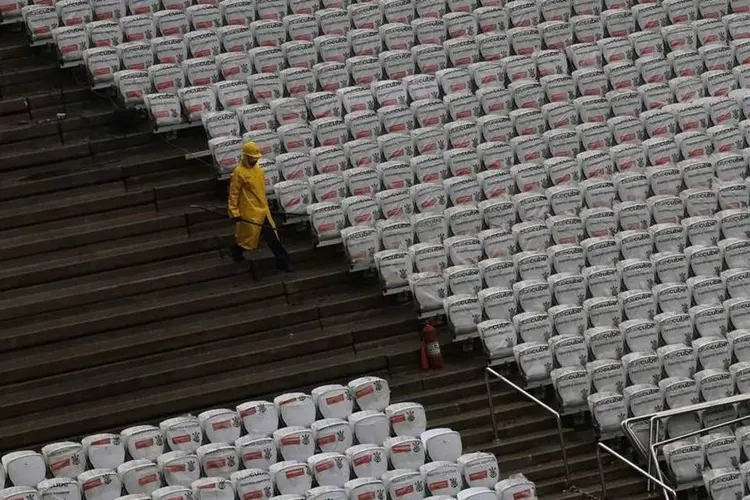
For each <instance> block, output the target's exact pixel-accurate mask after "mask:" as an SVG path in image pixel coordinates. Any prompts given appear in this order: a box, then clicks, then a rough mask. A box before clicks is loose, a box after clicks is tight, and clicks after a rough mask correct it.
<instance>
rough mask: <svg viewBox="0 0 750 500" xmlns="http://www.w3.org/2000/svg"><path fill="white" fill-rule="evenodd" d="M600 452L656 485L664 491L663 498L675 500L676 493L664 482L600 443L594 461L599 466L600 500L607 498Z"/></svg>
mask: <svg viewBox="0 0 750 500" xmlns="http://www.w3.org/2000/svg"><path fill="white" fill-rule="evenodd" d="M601 450H604V451H605V452H607V453H609V454H610V455H612V456H613V457H615V458H616V459H618V460H620V461H621V462H622V463H624V464H625V465H627V466H628V467H629V468H631V469H633V470H634V471H636V472H637V473H638V474H640V475H641V476H643V477H645V478H646V479H648V480H649V481H653V482H654V483H656V484H657V485H658V486H660V487H661V489H662V490H663V491H664V495H665V496H670V495H671V497H672V499H673V500H677V492H676V491H675V490H674V489H672V488H670V487H669V486H667V484H665V483H664V482H662V481H660V480H659V479H657V478H655V477H654V476H652V475H651V474H649V473H648V472H646V471H645V470H643V469H641V468H640V467H638V466H637V465H636V464H634V463H633V462H631V461H630V460H628V459H627V458H625V457H623V456H622V455H620V454H619V453H617V452H616V451H615V450H613V449H612V448H610V447H609V446H607V445H606V444H604V443H602V442H599V443H597V445H596V461H597V464H598V466H599V480H600V481H601V486H602V496H601V498H602V500H604V498H605V497H606V496H607V486H606V481H605V480H604V467H603V466H602V455H601Z"/></svg>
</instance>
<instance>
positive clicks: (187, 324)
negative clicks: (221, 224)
mask: <svg viewBox="0 0 750 500" xmlns="http://www.w3.org/2000/svg"><path fill="white" fill-rule="evenodd" d="M316 279H317V280H318V282H319V283H320V284H321V287H320V288H318V289H316V290H312V291H305V290H302V289H301V287H302V286H303V282H302V281H296V282H292V283H290V284H285V283H282V282H278V281H271V280H262V281H260V282H252V281H247V283H246V278H245V276H244V275H238V276H236V277H230V278H223V279H221V280H219V283H220V284H218V285H217V286H216V288H215V291H214V293H213V295H210V294H209V293H208V290H206V291H205V292H204V291H203V290H201V291H200V292H196V293H192V294H191V293H189V289H190V286H189V285H188V286H187V287H184V289H175V290H171V291H170V295H171V296H173V297H175V299H174V300H173V301H172V302H168V301H165V302H164V303H156V304H154V305H153V306H150V307H149V302H148V301H147V302H142V303H141V304H143V305H142V306H141V307H142V309H140V310H138V309H137V308H134V309H133V310H132V311H134V312H129V313H125V315H122V314H121V315H120V316H119V317H118V316H105V315H104V314H106V313H107V312H108V311H107V310H106V309H103V310H102V313H101V314H102V316H101V318H100V319H99V320H97V321H91V322H88V323H86V322H84V323H74V322H72V323H70V326H68V327H64V328H63V327H60V328H55V322H54V321H52V322H49V323H47V324H45V323H40V328H41V327H46V328H47V329H46V330H44V329H40V330H37V331H36V332H35V333H32V330H31V329H23V328H19V329H17V330H16V331H10V332H9V331H4V332H3V333H2V334H3V335H4V337H3V347H5V350H6V351H7V353H6V354H5V355H4V363H3V364H2V367H0V371H1V372H2V373H3V375H2V377H1V378H0V380H4V381H8V382H11V381H20V380H26V379H29V378H33V377H35V376H36V377H38V376H46V375H50V374H54V373H60V372H62V371H65V370H67V369H76V368H81V367H83V366H90V365H91V364H95V363H101V362H104V361H106V360H110V361H112V360H120V359H128V357H135V356H142V355H144V354H146V353H148V352H161V351H163V350H166V349H169V348H180V347H183V346H188V345H196V344H198V343H200V342H199V340H200V338H201V335H204V332H205V335H206V336H207V338H213V339H215V338H221V335H224V336H225V337H231V336H232V333H231V332H232V331H233V329H243V328H249V331H260V330H259V328H258V327H259V326H262V321H266V322H269V323H271V322H274V321H275V318H274V316H275V315H276V314H282V315H284V314H287V313H289V312H291V311H295V312H296V313H297V314H298V315H300V318H304V314H305V313H311V314H318V313H317V312H316V311H317V310H318V309H320V310H321V312H319V314H321V315H322V316H323V317H328V316H332V315H334V314H339V315H342V314H345V313H349V312H351V311H356V310H358V309H357V308H358V307H359V306H364V305H367V304H375V306H379V305H382V303H383V302H384V299H382V298H381V297H380V295H379V293H377V292H378V289H377V284H376V283H370V284H368V285H367V286H363V284H362V283H358V282H357V281H356V277H353V278H350V277H349V275H348V274H344V273H343V272H342V271H341V270H336V269H332V270H331V271H330V272H329V273H328V274H322V275H321V274H319V275H318V278H311V280H313V281H314V280H316ZM229 282H231V283H237V284H238V285H239V288H237V287H234V288H232V289H229V288H226V287H225V286H224V285H225V283H229ZM336 282H338V285H337V284H336ZM326 283H328V285H327V286H326ZM295 287H297V289H300V291H298V292H294V290H295ZM290 290H291V292H290ZM186 291H187V292H188V293H185V292H186ZM154 293H155V296H156V297H158V296H159V294H161V293H162V292H154ZM323 293H327V294H332V295H331V296H323V295H322V294H323ZM249 297H253V300H254V301H255V303H257V304H262V305H264V306H267V307H269V308H270V309H267V310H264V311H263V314H257V313H254V314H252V315H248V313H247V310H248V306H247V305H246V304H247V303H248V302H247V301H248V300H249ZM125 300H126V301H127V300H129V299H127V298H126V299H125ZM157 300H158V299H157ZM328 302H332V303H333V304H335V306H336V307H339V310H338V311H335V310H334V309H331V308H330V307H328V305H327V303H328ZM147 316H148V317H149V318H148V319H146V317H147ZM84 317H85V315H84ZM364 317H366V316H364ZM157 318H162V319H157ZM282 319H283V318H282ZM293 319H295V318H288V319H287V321H288V320H293ZM347 319H348V318H347ZM140 321H148V324H147V326H143V323H139V322H140ZM302 321H304V319H302V320H301V321H299V322H302ZM121 322H122V323H126V322H132V323H135V324H133V325H131V326H125V325H122V324H120V323H121ZM283 324H286V323H282V326H283ZM85 325H88V326H85ZM253 325H256V326H253ZM363 326H365V325H363ZM84 328H88V329H89V331H88V333H87V332H86V331H85V330H84ZM107 328H108V329H107ZM212 328H216V329H225V330H226V333H224V334H222V333H220V332H219V331H217V332H216V335H215V336H214V337H211V336H210V332H211V329H212ZM270 328H275V326H271V327H270ZM97 329H100V331H98V332H96V331H95V330H97ZM157 333H158V338H154V337H155V335H156V334H157ZM14 334H15V335H14ZM54 341H56V342H54ZM160 346H161V347H160ZM68 347H75V349H69V350H67V349H66V352H65V353H62V352H59V351H60V350H61V349H63V348H68ZM11 348H15V349H16V350H10V349H11ZM149 349H153V350H155V351H150V350H149ZM68 351H69V352H68ZM115 351H116V352H115ZM56 353H58V354H56ZM90 357H93V358H94V360H91V361H89V362H84V360H85V359H87V358H90ZM51 360H54V361H55V362H54V363H53V364H50V363H49V361H51ZM87 363H88V364H87ZM32 367H33V368H32Z"/></svg>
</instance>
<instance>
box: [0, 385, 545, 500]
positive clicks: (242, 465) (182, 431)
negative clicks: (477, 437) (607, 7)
mask: <svg viewBox="0 0 750 500" xmlns="http://www.w3.org/2000/svg"><path fill="white" fill-rule="evenodd" d="M280 422H281V425H283V427H280ZM426 427H427V419H426V415H425V410H424V408H423V407H422V405H420V404H419V403H413V402H404V403H395V404H390V389H389V386H388V382H387V381H386V380H384V379H382V378H379V377H374V376H365V377H360V378H357V379H355V380H352V381H351V382H350V383H349V384H348V386H343V385H335V384H331V385H324V386H320V387H317V388H315V389H314V390H313V391H312V394H305V393H299V392H298V393H285V394H281V395H279V396H278V397H276V398H275V399H274V401H273V402H269V401H248V402H246V403H242V404H240V405H238V406H237V408H236V409H234V410H233V409H213V410H207V411H204V412H202V413H200V414H199V415H198V416H197V417H195V416H191V415H186V416H181V417H174V418H169V419H167V420H164V421H163V422H161V423H160V424H159V426H158V427H156V426H152V425H136V426H132V427H128V428H126V429H124V430H122V432H121V433H120V434H111V433H103V434H94V435H89V436H86V437H84V438H83V439H82V440H81V442H80V443H78V442H71V441H67V442H57V443H51V444H48V445H46V446H44V447H42V449H41V453H37V452H34V451H18V452H13V453H8V454H6V455H4V456H3V457H2V467H0V486H3V485H4V484H5V482H6V475H7V477H8V479H9V481H10V483H11V484H12V486H9V487H8V488H5V489H0V498H2V499H3V500H11V499H13V498H19V497H21V496H22V497H24V498H26V499H28V500H31V499H36V500H42V499H53V498H54V499H64V500H80V499H82V498H83V499H85V500H114V499H117V498H127V499H128V500H136V499H139V500H140V499H142V500H164V499H167V498H169V499H175V498H181V499H184V500H190V499H207V498H212V499H225V500H234V499H235V498H236V497H237V498H240V499H260V500H262V499H269V498H276V499H279V500H281V499H284V500H292V499H303V498H304V499H307V500H319V499H324V498H326V499H328V498H333V499H337V500H360V499H373V500H374V499H378V500H382V499H385V498H386V494H387V495H388V497H389V498H391V499H393V500H395V499H400V500H421V499H422V498H424V497H427V496H430V495H432V496H433V497H438V496H439V497H441V498H445V497H449V498H450V497H453V498H459V499H461V500H464V499H465V500H468V499H474V500H498V499H499V500H511V499H515V498H530V499H534V498H536V493H535V485H534V483H532V482H530V481H529V480H527V479H526V478H525V477H523V475H520V474H516V475H511V476H510V477H506V478H503V479H501V478H500V471H499V468H498V463H497V459H496V458H495V456H494V455H492V454H490V453H481V452H474V453H463V447H462V442H461V436H460V435H459V433H458V432H455V431H453V430H451V429H447V428H435V429H430V430H427V428H426ZM243 434H244V435H243ZM48 472H49V474H48ZM47 475H49V476H50V477H49V478H47V477H46V476H47ZM493 490H494V491H493ZM121 495H126V496H125V497H121ZM275 495H279V496H275ZM521 495H522V496H521Z"/></svg>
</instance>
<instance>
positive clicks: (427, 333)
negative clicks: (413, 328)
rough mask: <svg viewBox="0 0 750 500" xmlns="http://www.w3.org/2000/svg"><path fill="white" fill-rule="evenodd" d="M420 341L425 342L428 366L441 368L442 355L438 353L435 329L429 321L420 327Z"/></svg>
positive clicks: (435, 368) (436, 368)
mask: <svg viewBox="0 0 750 500" xmlns="http://www.w3.org/2000/svg"><path fill="white" fill-rule="evenodd" d="M422 342H423V343H424V344H425V350H426V351H427V360H428V361H429V363H430V368H432V369H433V370H439V369H441V368H442V367H443V355H442V354H441V353H440V342H439V341H438V334H437V330H435V327H434V326H432V325H431V324H429V323H427V324H426V325H425V326H424V328H423V329H422Z"/></svg>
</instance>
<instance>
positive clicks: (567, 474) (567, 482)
mask: <svg viewBox="0 0 750 500" xmlns="http://www.w3.org/2000/svg"><path fill="white" fill-rule="evenodd" d="M484 375H485V381H486V383H487V392H488V394H490V393H491V392H490V388H489V375H494V376H495V377H496V378H498V379H499V380H500V381H501V382H503V383H505V384H506V385H509V386H510V387H512V388H513V389H514V390H515V391H516V392H518V393H520V394H521V395H523V396H524V397H525V398H526V399H528V400H530V401H532V402H534V403H536V404H537V405H539V406H541V407H542V409H543V410H544V411H546V412H547V413H549V414H551V415H552V416H554V417H555V420H556V421H557V433H558V435H559V437H560V451H561V452H562V460H563V467H564V468H565V485H566V487H570V468H569V466H568V452H567V449H566V447H565V436H564V429H563V425H562V418H561V416H560V413H559V412H557V411H555V410H554V409H553V408H551V407H549V406H548V405H546V404H545V403H544V402H543V401H541V400H540V399H538V398H536V397H534V396H532V395H531V394H530V393H529V392H528V391H526V390H525V389H523V388H522V387H519V386H517V385H516V384H514V383H513V382H511V381H510V380H508V379H507V378H505V377H504V376H502V375H500V374H499V373H497V372H496V371H495V370H493V369H492V368H490V367H487V368H485V372H484ZM490 411H491V412H492V424H493V430H494V432H495V439H497V424H496V423H495V411H494V407H493V405H492V403H490Z"/></svg>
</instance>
